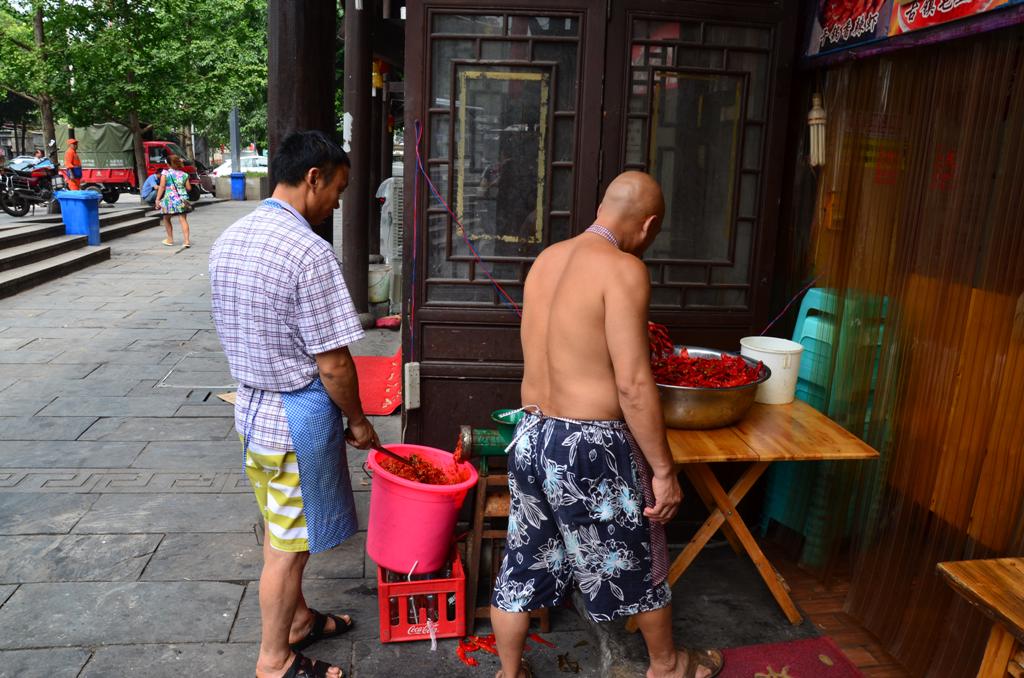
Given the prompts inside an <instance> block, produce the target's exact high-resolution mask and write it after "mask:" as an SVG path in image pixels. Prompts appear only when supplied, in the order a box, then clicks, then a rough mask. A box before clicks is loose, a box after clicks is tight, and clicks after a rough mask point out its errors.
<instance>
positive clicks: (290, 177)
mask: <svg viewBox="0 0 1024 678" xmlns="http://www.w3.org/2000/svg"><path fill="white" fill-rule="evenodd" d="M349 170H350V163H349V159H348V156H347V155H346V154H345V151H343V150H342V149H341V148H340V147H339V146H338V145H337V143H335V142H334V141H333V140H332V139H330V137H328V136H327V135H325V134H323V133H322V132H315V131H312V132H296V133H294V134H292V135H290V136H289V137H288V138H286V139H285V140H284V141H283V142H282V143H281V147H280V148H279V149H278V151H277V152H276V154H275V155H274V158H273V161H272V162H271V164H270V172H271V177H272V178H273V180H274V182H275V183H276V188H275V190H274V195H273V197H271V198H270V199H269V200H265V201H264V202H263V203H261V204H260V206H259V207H257V208H256V210H254V211H253V212H252V213H251V214H249V215H247V216H246V217H243V218H242V219H240V220H239V221H238V222H236V223H235V224H233V225H232V226H230V227H229V228H228V229H227V230H225V231H224V233H223V234H221V236H220V237H219V238H218V239H217V242H216V243H215V244H214V246H213V248H212V250H211V253H210V284H211V288H212V301H213V319H214V323H215V325H216V327H217V333H218V335H219V336H220V340H221V344H222V346H223V347H224V353H225V354H226V355H227V358H228V363H229V365H230V367H231V374H232V376H234V377H235V379H237V380H238V382H239V387H238V396H237V400H236V404H235V428H236V429H237V430H238V432H239V435H240V436H241V438H242V443H243V448H244V456H245V470H246V475H247V476H248V477H249V480H250V483H251V484H252V486H253V490H254V492H255V494H256V499H257V501H258V502H259V505H260V509H261V511H262V513H263V518H264V523H265V529H266V532H265V537H266V538H265V541H264V547H263V558H264V563H263V573H262V576H261V577H260V615H261V618H262V625H263V635H262V639H261V642H260V653H259V658H258V660H257V664H256V675H257V677H258V678H277V677H278V676H295V677H296V678H301V677H302V676H329V677H331V678H340V676H341V670H340V668H338V667H336V666H328V664H327V663H326V662H318V661H315V660H312V659H309V658H307V657H304V656H303V655H302V654H300V653H299V651H300V650H303V649H305V648H306V647H307V646H309V645H311V644H312V643H314V642H316V641H318V640H321V639H324V638H329V637H334V636H337V635H340V634H342V633H345V632H347V631H348V630H350V629H351V628H352V625H353V622H352V619H351V618H350V617H349V616H348V615H340V616H339V615H331V614H321V613H320V612H317V611H316V610H314V609H312V608H310V607H308V606H307V605H306V601H305V599H304V598H303V595H302V573H303V569H304V568H305V565H306V562H307V561H308V559H309V554H310V552H313V553H317V552H320V551H325V550H327V549H330V548H334V547H335V546H338V545H339V544H341V543H342V542H343V541H345V540H346V539H347V538H348V537H350V536H351V535H352V534H354V533H355V532H356V530H357V529H358V527H357V521H356V515H355V503H354V499H353V496H352V488H351V482H350V479H349V475H348V462H347V459H346V456H345V442H346V440H347V442H348V443H349V444H351V445H354V446H355V447H357V448H359V449H366V448H368V447H369V446H370V445H371V444H379V441H378V440H377V434H376V432H375V431H374V429H373V426H372V425H371V424H370V422H369V420H368V419H367V418H366V416H365V415H364V414H363V408H362V404H361V403H360V401H359V383H358V379H357V376H356V370H355V363H354V362H353V360H352V356H351V354H350V353H349V350H348V346H349V345H350V344H352V343H353V342H355V341H358V340H359V339H361V338H362V337H363V330H362V327H361V326H360V324H359V319H358V315H357V313H356V310H355V308H354V307H353V305H352V301H351V298H350V297H349V293H348V289H347V288H346V287H345V280H344V278H343V277H342V274H341V267H340V266H339V264H338V259H337V257H336V256H335V254H334V251H333V249H332V248H331V246H330V244H328V243H327V242H325V241H324V240H323V239H321V238H320V237H318V236H317V235H316V234H314V233H313V231H312V230H311V229H310V224H311V223H314V224H317V223H321V222H322V221H323V220H324V219H326V218H328V217H330V216H331V215H332V214H333V212H334V210H335V209H337V207H338V201H339V198H340V196H341V192H342V191H344V190H345V187H346V186H347V185H348V176H349ZM339 409H340V412H341V413H344V415H345V417H347V419H348V428H347V429H346V428H345V427H344V425H343V424H342V420H341V416H340V413H339Z"/></svg>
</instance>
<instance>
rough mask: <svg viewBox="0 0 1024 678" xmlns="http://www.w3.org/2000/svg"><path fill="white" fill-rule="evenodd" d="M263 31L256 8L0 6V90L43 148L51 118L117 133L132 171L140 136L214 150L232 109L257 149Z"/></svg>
mask: <svg viewBox="0 0 1024 678" xmlns="http://www.w3.org/2000/svg"><path fill="white" fill-rule="evenodd" d="M266 27H267V5H266V2H264V1H263V0H204V2H201V3H187V2H181V1H180V0H146V1H145V2H138V1H137V0H91V1H85V0H0V88H7V89H8V90H10V91H13V92H15V93H16V94H17V95H18V96H21V97H22V98H25V99H26V100H28V101H30V102H32V103H34V104H35V105H37V106H38V107H39V109H40V112H41V114H42V118H43V126H44V133H45V134H46V136H47V138H53V137H54V131H53V116H54V112H55V113H56V114H58V115H60V116H61V117H62V118H63V119H66V120H67V121H68V122H70V123H71V124H72V125H75V126H86V125H90V124H93V123H96V122H107V121H114V122H120V123H122V124H124V125H125V126H127V127H128V128H129V129H130V130H131V131H132V134H133V138H134V146H135V156H136V166H137V167H138V168H140V171H142V168H144V167H145V158H144V151H143V143H142V139H143V135H144V134H145V133H147V132H148V131H150V130H152V129H154V128H159V129H175V130H189V129H192V128H193V127H194V129H195V130H196V132H197V133H198V134H200V135H205V136H208V137H210V138H211V140H213V141H215V142H216V141H221V140H223V139H226V137H227V114H228V111H229V110H230V109H231V107H232V106H233V105H238V106H239V107H240V110H241V111H242V119H243V133H244V134H245V136H246V137H247V138H249V139H253V140H256V141H258V142H264V141H265V139H266V84H267V42H266V41H267V39H266V35H267V33H266ZM141 178H142V177H140V179H141Z"/></svg>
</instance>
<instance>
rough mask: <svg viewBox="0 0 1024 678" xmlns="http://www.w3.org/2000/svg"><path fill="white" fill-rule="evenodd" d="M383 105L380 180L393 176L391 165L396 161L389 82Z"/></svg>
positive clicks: (385, 90)
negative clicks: (390, 119) (390, 120)
mask: <svg viewBox="0 0 1024 678" xmlns="http://www.w3.org/2000/svg"><path fill="white" fill-rule="evenodd" d="M381 103H382V105H383V111H382V114H381V115H382V117H381V125H380V180H381V181H384V180H385V179H389V178H391V176H392V175H393V174H394V173H393V172H392V171H391V165H392V164H393V163H394V162H395V142H394V137H393V136H392V134H391V128H390V127H389V125H388V119H389V118H390V117H391V96H390V94H388V86H387V83H385V84H384V96H383V98H382V99H381Z"/></svg>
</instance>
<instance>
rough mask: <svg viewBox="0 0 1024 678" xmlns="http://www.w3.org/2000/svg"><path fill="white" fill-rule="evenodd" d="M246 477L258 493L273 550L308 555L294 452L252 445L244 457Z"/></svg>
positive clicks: (304, 516)
mask: <svg viewBox="0 0 1024 678" xmlns="http://www.w3.org/2000/svg"><path fill="white" fill-rule="evenodd" d="M245 475H246V476H248V478H249V483H250V484H251V485H252V489H253V492H255V493H256V502H257V503H258V504H259V505H260V512H261V513H262V514H263V522H264V523H265V524H266V526H267V531H268V532H269V533H270V546H271V547H273V548H275V549H277V550H278V551H291V552H296V551H308V550H309V536H308V533H307V531H306V514H305V512H304V511H303V507H302V488H301V486H300V485H299V461H298V459H297V458H296V456H295V450H286V451H283V450H274V449H271V448H269V447H262V446H260V445H254V444H253V443H251V442H250V443H249V449H248V451H247V452H246V455H245Z"/></svg>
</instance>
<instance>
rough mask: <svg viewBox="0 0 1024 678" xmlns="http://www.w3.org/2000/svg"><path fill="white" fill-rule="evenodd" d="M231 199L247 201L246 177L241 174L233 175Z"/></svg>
mask: <svg viewBox="0 0 1024 678" xmlns="http://www.w3.org/2000/svg"><path fill="white" fill-rule="evenodd" d="M231 199H232V200H245V175H244V174H243V173H241V172H232V173H231Z"/></svg>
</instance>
